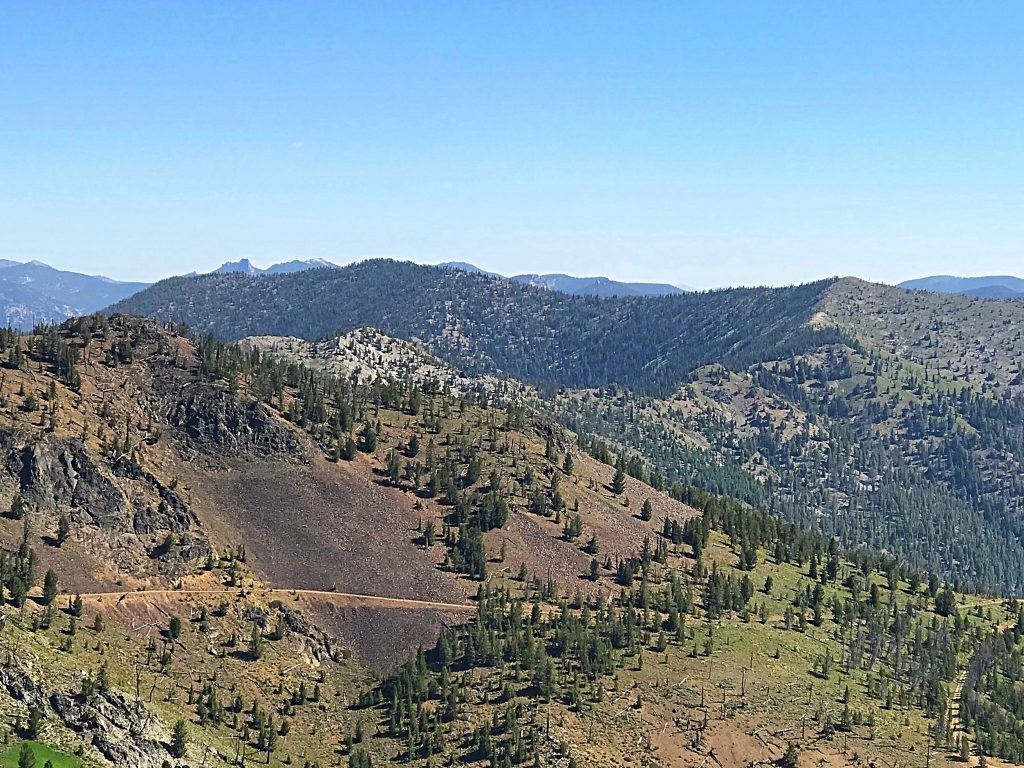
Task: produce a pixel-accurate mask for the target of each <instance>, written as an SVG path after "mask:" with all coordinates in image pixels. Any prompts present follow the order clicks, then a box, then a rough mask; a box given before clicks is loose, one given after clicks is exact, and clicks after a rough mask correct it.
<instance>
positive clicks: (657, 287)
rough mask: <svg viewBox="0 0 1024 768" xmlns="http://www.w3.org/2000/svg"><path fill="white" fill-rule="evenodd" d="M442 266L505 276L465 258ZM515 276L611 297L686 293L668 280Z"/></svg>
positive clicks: (541, 284) (563, 289) (529, 282)
mask: <svg viewBox="0 0 1024 768" xmlns="http://www.w3.org/2000/svg"><path fill="white" fill-rule="evenodd" d="M439 266H442V267H447V268H448V269H461V270H462V271H464V272H472V273H474V274H478V275H487V276H488V277H505V276H504V275H499V274H498V273H497V272H487V271H485V270H483V269H480V268H479V267H477V266H475V265H473V264H467V263H466V262H464V261H449V262H446V263H444V264H440V265H439ZM505 279H507V280H515V281H516V282H517V283H526V284H527V285H533V286H536V287H537V288H546V289H547V290H549V291H558V292H559V293H568V294H570V295H571V296H598V297H600V298H610V297H612V296H670V295H672V294H676V293H685V292H686V291H687V290H689V289H687V288H680V287H678V286H675V285H669V284H668V283H621V282H618V281H617V280H612V279H610V278H607V277H573V276H572V275H562V274H551V275H513V276H512V277H508V278H505Z"/></svg>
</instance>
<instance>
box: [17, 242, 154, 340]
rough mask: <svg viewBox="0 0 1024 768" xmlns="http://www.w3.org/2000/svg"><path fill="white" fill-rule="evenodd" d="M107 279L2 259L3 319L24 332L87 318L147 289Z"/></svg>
mask: <svg viewBox="0 0 1024 768" xmlns="http://www.w3.org/2000/svg"><path fill="white" fill-rule="evenodd" d="M146 287H147V284H146V283H122V282H118V281H116V280H111V279H110V278H107V277H101V276H93V275H82V274H79V273H77V272H65V271H63V270H60V269H54V268H53V267H51V266H49V265H47V264H43V263H41V262H38V261H30V262H27V263H22V262H19V261H9V260H7V259H0V317H2V320H0V322H3V324H4V325H5V326H9V327H11V328H18V329H21V330H28V329H31V328H32V326H33V325H35V324H37V323H57V322H63V321H64V320H66V319H67V318H69V317H74V316H75V315H86V314H89V313H91V312H96V311H97V310H100V309H103V307H106V306H109V305H110V304H113V303H114V302H117V301H120V300H121V299H124V298H127V297H128V296H131V295H132V294H133V293H137V292H138V291H141V290H142V289H143V288H146Z"/></svg>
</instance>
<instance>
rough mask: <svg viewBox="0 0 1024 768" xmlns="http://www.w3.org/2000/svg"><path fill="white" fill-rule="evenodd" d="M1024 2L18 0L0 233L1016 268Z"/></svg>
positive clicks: (892, 269) (143, 253) (117, 256)
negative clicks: (43, 0)
mask: <svg viewBox="0 0 1024 768" xmlns="http://www.w3.org/2000/svg"><path fill="white" fill-rule="evenodd" d="M1021 40H1024V4H1022V3H1019V2H1004V3H991V2H983V1H978V2H970V3H964V2H956V3H946V2H935V1H933V2H927V3H925V2H909V1H908V2H895V3H894V2H891V0H889V1H888V2H877V3H876V2H868V1H867V0H859V1H858V2H853V3H845V2H844V3H837V2H831V0H822V1H821V2H772V3H767V2H765V3H761V2H754V1H753V0H751V1H750V2H742V3H730V2H719V1H717V0H716V2H707V3H685V2H678V1H677V2H668V3H659V2H654V1H653V0H652V1H650V2H642V3H637V2H620V3H605V2H600V1H599V0H587V1H586V2H578V3H577V2H570V1H569V0H563V1H560V2H529V1H525V0H524V2H486V1H480V0H477V1H476V2H466V3H457V2H444V1H443V0H437V1H435V2H410V3H403V2H398V1H397V0H395V1H389V2H365V3H364V2H302V1H301V0H289V2H273V3H264V2H254V1H251V0H247V1H246V2H241V1H239V2H212V1H204V2H198V1H196V2H182V1H180V0H179V1H177V2H166V3H163V2H159V1H158V0H147V2H144V3H138V2H123V3H118V2H104V1H103V0H96V1H95V2H89V3H83V2H77V0H58V2H53V3H38V2H19V1H18V0H15V1H14V2H9V3H5V4H4V11H3V14H2V16H0V258H7V259H16V260H30V259H37V260H40V261H44V262H46V263H49V264H51V265H53V266H55V267H59V268H62V269H73V270H75V271H82V272H88V273H99V274H106V275H109V276H111V277H115V278H119V279H125V280H129V279H131V280H155V279H158V278H160V277H164V276H167V275H171V274H177V273H184V272H190V271H193V270H198V271H208V270H210V269H213V268H215V267H216V266H217V265H218V264H220V263H221V262H224V261H228V260H235V259H239V258H249V259H251V260H252V261H253V262H254V263H256V264H258V265H262V266H266V265H268V264H270V263H273V262H279V261H287V260H291V259H308V258H324V259H329V260H332V261H334V262H337V263H346V262H350V261H354V260H360V259H364V258H369V257H375V256H387V257H392V258H397V259H408V260H412V261H417V262H423V263H437V262H442V261H449V260H457V261H468V262H472V263H474V264H477V265H478V266H480V267H483V268H486V269H489V270H493V271H497V272H502V273H505V274H515V273H523V272H567V273H571V274H577V275H594V274H603V275H608V276H610V277H613V278H617V279H626V280H652V281H660V282H671V283H675V284H684V285H687V286H693V287H698V288H708V287H717V286H723V285H739V284H745V285H751V284H786V283H793V282H802V281H806V280H812V279H816V278H820V277H826V276H830V275H840V274H855V275H859V276H861V277H864V278H867V279H872V280H879V281H883V282H896V281H899V280H903V279H906V278H910V277H915V276H921V275H928V274H936V273H950V274H963V275H980V274H1005V273H1010V274H1014V273H1016V274H1022V273H1024V45H1021Z"/></svg>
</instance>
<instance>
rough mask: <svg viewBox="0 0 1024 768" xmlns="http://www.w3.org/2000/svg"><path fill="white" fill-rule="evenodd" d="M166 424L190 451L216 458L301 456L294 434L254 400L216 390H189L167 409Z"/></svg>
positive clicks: (203, 387)
mask: <svg viewBox="0 0 1024 768" xmlns="http://www.w3.org/2000/svg"><path fill="white" fill-rule="evenodd" d="M167 420H168V422H169V423H170V424H171V425H173V426H175V427H178V428H179V429H180V430H181V431H182V433H183V435H184V437H185V438H186V440H187V442H188V444H189V446H190V447H192V448H193V449H198V450H202V451H204V452H206V453H208V454H215V455H218V456H238V457H266V456H279V455H283V454H285V455H286V454H298V453H301V445H300V443H299V440H298V438H297V437H296V436H295V434H294V432H293V431H292V430H290V429H288V428H287V427H285V426H283V425H282V424H280V423H278V421H277V420H276V419H274V418H273V417H272V416H271V415H270V414H269V413H267V411H266V410H265V409H264V408H263V406H262V405H260V404H259V403H258V402H256V401H254V400H243V399H241V398H239V397H236V396H234V395H232V394H231V393H230V392H225V391H223V390H221V389H218V388H216V387H212V386H208V385H197V386H194V387H192V388H190V389H189V390H188V391H187V392H186V393H185V394H184V395H182V396H181V397H180V398H179V399H178V400H177V401H176V402H175V403H174V404H173V405H172V406H171V408H170V411H169V413H168V415H167Z"/></svg>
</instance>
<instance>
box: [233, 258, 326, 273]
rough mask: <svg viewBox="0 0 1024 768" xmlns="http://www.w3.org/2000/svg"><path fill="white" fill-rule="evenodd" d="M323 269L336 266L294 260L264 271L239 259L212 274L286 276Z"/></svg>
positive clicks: (319, 262)
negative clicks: (238, 273) (237, 273)
mask: <svg viewBox="0 0 1024 768" xmlns="http://www.w3.org/2000/svg"><path fill="white" fill-rule="evenodd" d="M323 267H329V268H334V269H337V268H338V265H337V264H334V263H332V262H330V261H327V260H325V259H306V260H305V261H301V260H298V259H296V260H294V261H283V262H281V263H280V264H272V265H271V266H269V267H267V268H266V269H260V268H259V267H255V266H253V264H252V262H251V261H249V260H248V259H239V260H238V261H227V262H224V263H223V264H221V265H220V266H219V267H217V269H215V270H214V272H219V273H221V274H223V273H225V272H241V273H242V274H245V275H287V274H290V273H292V272H304V271H305V270H307V269H320V268H323Z"/></svg>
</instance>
